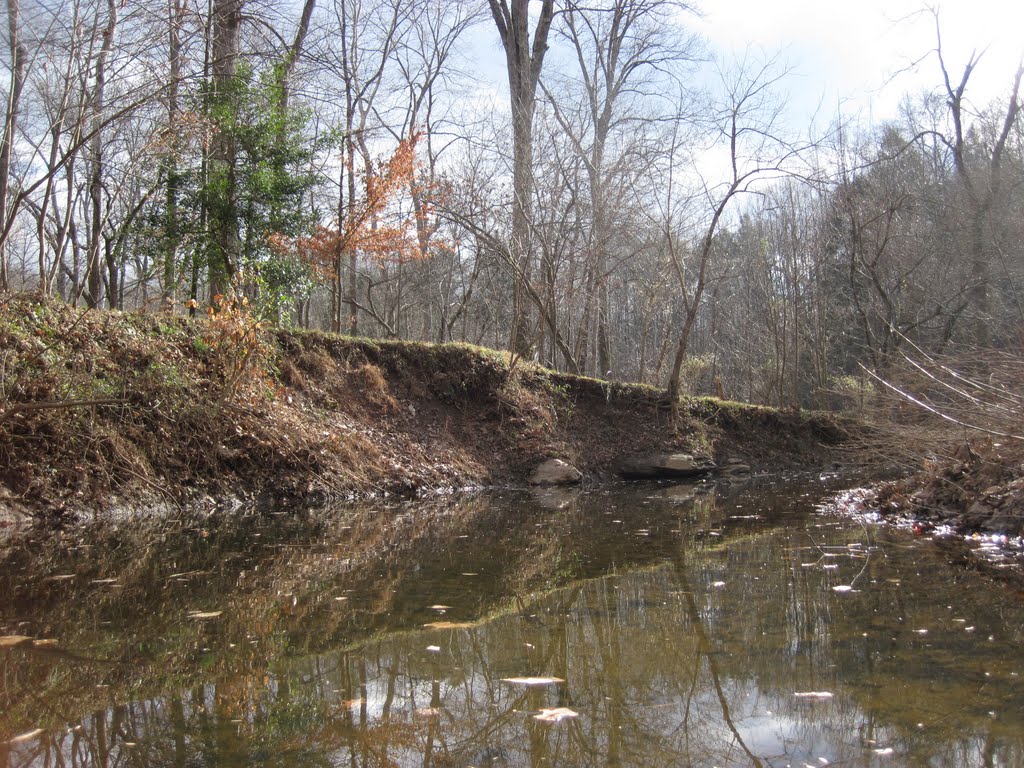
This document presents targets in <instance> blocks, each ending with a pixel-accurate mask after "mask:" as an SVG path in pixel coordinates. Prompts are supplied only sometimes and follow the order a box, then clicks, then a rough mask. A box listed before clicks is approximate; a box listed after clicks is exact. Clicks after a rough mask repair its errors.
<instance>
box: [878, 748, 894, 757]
mask: <svg viewBox="0 0 1024 768" xmlns="http://www.w3.org/2000/svg"><path fill="white" fill-rule="evenodd" d="M894 751H895V750H893V748H892V747H886V748H885V749H876V750H875V754H876V755H891V754H892V753H893V752H894Z"/></svg>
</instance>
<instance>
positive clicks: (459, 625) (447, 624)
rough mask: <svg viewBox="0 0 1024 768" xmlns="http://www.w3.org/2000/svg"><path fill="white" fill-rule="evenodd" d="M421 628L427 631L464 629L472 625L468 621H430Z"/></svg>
mask: <svg viewBox="0 0 1024 768" xmlns="http://www.w3.org/2000/svg"><path fill="white" fill-rule="evenodd" d="M423 626H424V627H426V628H427V629H466V628H467V627H472V626H473V625H472V624H471V623H469V622H468V621H431V622H430V623H428V624H424V625H423Z"/></svg>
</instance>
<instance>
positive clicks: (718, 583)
mask: <svg viewBox="0 0 1024 768" xmlns="http://www.w3.org/2000/svg"><path fill="white" fill-rule="evenodd" d="M711 586H712V587H724V586H725V582H724V581H713V582H711Z"/></svg>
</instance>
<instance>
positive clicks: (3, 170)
mask: <svg viewBox="0 0 1024 768" xmlns="http://www.w3.org/2000/svg"><path fill="white" fill-rule="evenodd" d="M20 10H21V9H20V6H19V0H7V28H8V43H9V45H10V54H11V80H10V86H9V88H8V91H7V117H6V119H5V121H4V134H3V139H2V142H3V143H2V144H0V290H2V291H8V290H10V287H11V285H10V276H9V275H8V273H7V237H6V232H7V230H8V229H9V227H8V221H7V215H8V213H7V208H8V198H9V197H10V173H11V155H12V153H13V151H14V134H15V132H16V131H17V130H18V111H19V108H20V106H21V91H22V89H23V88H24V86H25V63H26V58H27V57H26V52H25V46H24V45H22V43H21V37H20V31H21V30H20V24H19V22H20V19H19V12H20Z"/></svg>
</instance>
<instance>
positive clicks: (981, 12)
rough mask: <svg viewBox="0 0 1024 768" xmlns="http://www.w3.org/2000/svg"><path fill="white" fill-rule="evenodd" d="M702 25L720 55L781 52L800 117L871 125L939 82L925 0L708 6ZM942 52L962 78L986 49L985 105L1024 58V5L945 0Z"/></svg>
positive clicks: (978, 94) (980, 92) (980, 89)
mask: <svg viewBox="0 0 1024 768" xmlns="http://www.w3.org/2000/svg"><path fill="white" fill-rule="evenodd" d="M702 6H703V18H702V19H701V20H700V21H698V22H697V24H696V27H697V28H698V29H699V31H700V32H701V33H702V34H703V35H704V36H705V38H706V39H707V40H708V41H709V42H710V43H711V45H712V46H713V48H714V49H716V50H718V51H722V52H725V51H730V50H732V51H740V52H742V51H743V50H744V49H745V48H746V47H747V46H755V47H758V48H761V49H763V50H764V51H766V52H769V53H771V52H775V51H784V53H785V57H786V59H787V61H788V62H789V63H790V64H791V65H792V66H793V67H794V69H795V70H796V71H795V73H794V77H792V78H791V79H790V81H789V90H790V94H791V97H792V100H793V104H792V107H793V108H794V111H795V112H797V113H805V114H810V113H812V112H813V111H814V109H815V107H816V106H817V105H818V104H819V103H821V111H822V119H823V121H824V122H827V121H828V119H830V118H831V117H833V116H835V114H836V110H837V108H839V107H840V105H841V108H842V109H843V111H845V112H848V113H849V112H859V113H861V114H862V116H863V117H864V118H866V119H871V120H873V121H876V120H881V119H884V118H887V117H891V116H893V115H894V114H895V113H896V109H897V106H898V103H899V101H900V99H901V97H902V96H903V94H905V93H907V92H910V91H916V90H920V89H921V88H925V87H928V88H931V87H934V86H937V85H940V84H941V82H942V81H941V74H940V70H939V68H938V62H937V60H936V59H935V57H934V56H930V57H927V58H926V59H925V60H924V61H922V62H921V63H920V65H918V66H917V67H916V69H915V70H914V71H903V70H906V69H907V67H908V66H909V65H911V64H912V63H913V62H914V61H915V60H917V59H920V58H921V57H922V56H925V54H927V53H928V51H929V50H932V49H934V47H935V24H934V19H933V17H932V16H931V15H929V14H927V13H924V14H922V13H915V12H919V11H920V10H921V9H922V7H923V3H922V0H703V4H702ZM938 6H939V9H940V14H939V16H940V20H941V23H942V35H943V48H944V52H945V57H946V62H947V65H948V66H949V69H950V71H951V75H952V76H953V77H956V78H959V76H960V75H961V74H962V72H963V67H964V64H965V63H966V62H967V60H968V57H969V56H970V53H971V50H972V49H975V48H976V49H978V50H979V51H980V50H982V49H986V48H987V50H986V52H985V54H984V57H983V58H982V60H981V63H980V64H979V66H978V69H977V70H976V74H975V75H974V76H973V77H972V79H971V88H970V89H969V92H968V93H969V94H974V101H975V103H981V104H984V103H986V102H988V101H989V100H991V99H992V98H995V97H997V96H1001V95H1003V94H1005V93H1007V92H1008V89H1009V87H1010V84H1011V83H1012V79H1013V74H1014V72H1015V71H1016V67H1017V63H1018V61H1019V60H1020V58H1021V55H1022V53H1024V0H942V1H941V2H939V3H938Z"/></svg>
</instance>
